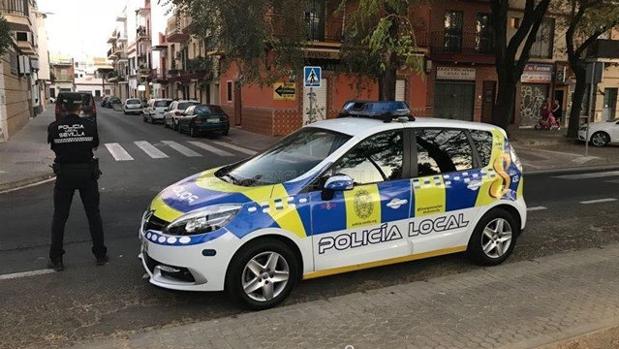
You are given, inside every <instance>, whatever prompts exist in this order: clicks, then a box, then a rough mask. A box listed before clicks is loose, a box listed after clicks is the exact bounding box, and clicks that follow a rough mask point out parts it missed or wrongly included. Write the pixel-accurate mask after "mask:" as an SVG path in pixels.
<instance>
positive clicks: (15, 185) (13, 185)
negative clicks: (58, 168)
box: [0, 173, 56, 194]
mask: <svg viewBox="0 0 619 349" xmlns="http://www.w3.org/2000/svg"><path fill="white" fill-rule="evenodd" d="M55 178H56V175H54V174H53V173H50V174H46V175H42V176H37V177H32V178H26V179H22V180H19V181H16V182H9V183H1V184H0V194H4V193H8V192H11V191H15V190H20V189H24V188H26V187H32V186H35V185H39V184H43V183H45V182H47V181H49V180H51V179H55Z"/></svg>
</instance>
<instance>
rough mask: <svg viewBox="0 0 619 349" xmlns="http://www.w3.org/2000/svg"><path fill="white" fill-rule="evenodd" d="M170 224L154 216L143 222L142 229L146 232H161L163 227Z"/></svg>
mask: <svg viewBox="0 0 619 349" xmlns="http://www.w3.org/2000/svg"><path fill="white" fill-rule="evenodd" d="M168 224H170V223H169V222H166V221H164V220H163V219H161V218H158V217H156V216H155V215H154V214H153V215H151V216H150V218H149V219H148V220H147V221H146V222H144V226H143V229H144V230H145V231H146V230H157V231H162V230H163V229H165V227H166V226H167V225H168Z"/></svg>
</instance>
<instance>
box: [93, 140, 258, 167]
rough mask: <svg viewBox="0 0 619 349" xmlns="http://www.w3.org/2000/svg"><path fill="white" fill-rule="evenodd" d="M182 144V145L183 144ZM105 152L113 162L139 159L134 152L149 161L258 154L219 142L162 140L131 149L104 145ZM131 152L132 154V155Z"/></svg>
mask: <svg viewBox="0 0 619 349" xmlns="http://www.w3.org/2000/svg"><path fill="white" fill-rule="evenodd" d="M183 143H184V144H183ZM104 145H105V148H104V149H105V150H107V152H108V153H109V155H110V156H111V157H112V159H113V160H114V161H119V162H122V161H134V160H135V159H136V158H137V157H139V156H138V155H137V154H136V153H135V152H140V153H143V154H146V156H147V157H148V158H150V159H153V160H157V159H168V158H171V157H177V156H181V157H189V158H197V157H204V156H213V155H216V156H219V157H246V156H248V155H255V154H257V153H258V152H257V151H255V150H252V149H249V148H245V147H241V146H238V145H235V144H229V143H225V142H221V141H209V142H207V141H185V142H177V141H169V140H162V141H159V142H156V143H154V144H153V143H151V142H149V141H145V140H140V141H134V142H133V143H132V145H135V147H132V146H131V145H129V144H120V143H105V144H104ZM131 152H134V153H133V155H132V154H131Z"/></svg>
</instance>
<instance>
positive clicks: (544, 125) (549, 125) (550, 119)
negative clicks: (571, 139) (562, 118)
mask: <svg viewBox="0 0 619 349" xmlns="http://www.w3.org/2000/svg"><path fill="white" fill-rule="evenodd" d="M535 129H536V130H560V129H561V124H559V122H558V121H557V119H556V118H555V117H554V115H552V114H548V116H546V117H542V118H540V119H539V121H538V122H537V125H535Z"/></svg>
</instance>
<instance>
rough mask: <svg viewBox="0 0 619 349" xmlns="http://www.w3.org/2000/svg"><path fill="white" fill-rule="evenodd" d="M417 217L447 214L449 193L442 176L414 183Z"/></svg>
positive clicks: (416, 180)
mask: <svg viewBox="0 0 619 349" xmlns="http://www.w3.org/2000/svg"><path fill="white" fill-rule="evenodd" d="M413 190H414V191H415V195H414V196H415V217H422V216H428V215H432V214H437V213H443V212H445V206H446V203H447V192H446V189H445V181H444V180H443V177H442V176H432V177H422V178H419V179H415V180H414V181H413Z"/></svg>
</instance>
